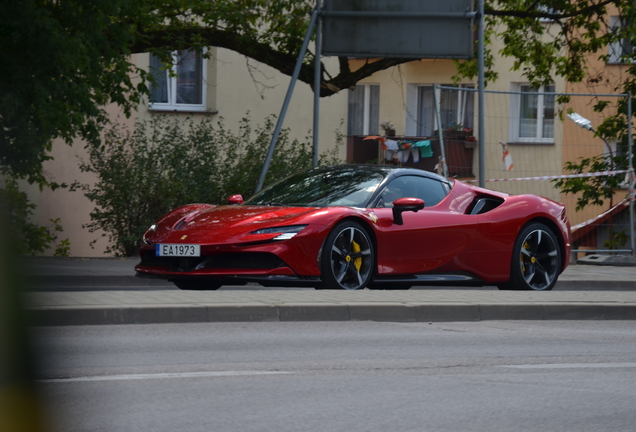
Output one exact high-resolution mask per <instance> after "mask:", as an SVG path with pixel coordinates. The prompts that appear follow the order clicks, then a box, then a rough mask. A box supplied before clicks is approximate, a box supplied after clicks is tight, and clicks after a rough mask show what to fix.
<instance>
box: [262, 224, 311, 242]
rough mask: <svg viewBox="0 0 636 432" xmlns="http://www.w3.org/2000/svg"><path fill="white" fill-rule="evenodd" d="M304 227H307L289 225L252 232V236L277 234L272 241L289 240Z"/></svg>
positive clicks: (304, 226)
mask: <svg viewBox="0 0 636 432" xmlns="http://www.w3.org/2000/svg"><path fill="white" fill-rule="evenodd" d="M306 227H307V225H289V226H283V227H273V228H263V229H259V230H256V231H252V234H279V235H278V236H276V237H274V238H273V239H272V240H289V239H290V238H292V237H294V236H295V235H296V234H298V233H299V232H301V231H302V230H304V229H305V228H306Z"/></svg>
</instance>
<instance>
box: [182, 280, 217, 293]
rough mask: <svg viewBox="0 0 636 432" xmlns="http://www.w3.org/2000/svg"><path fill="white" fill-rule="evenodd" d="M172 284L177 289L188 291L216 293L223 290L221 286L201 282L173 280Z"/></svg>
mask: <svg viewBox="0 0 636 432" xmlns="http://www.w3.org/2000/svg"><path fill="white" fill-rule="evenodd" d="M172 283H173V284H175V285H176V286H177V288H179V289H182V290H188V291H215V290H218V289H219V288H221V284H218V283H212V282H208V281H201V280H188V279H183V280H173V281H172Z"/></svg>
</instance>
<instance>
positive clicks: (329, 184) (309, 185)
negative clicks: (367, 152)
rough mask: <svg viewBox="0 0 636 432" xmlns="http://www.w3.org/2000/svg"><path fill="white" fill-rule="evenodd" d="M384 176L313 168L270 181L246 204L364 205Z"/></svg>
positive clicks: (377, 173) (350, 170) (360, 170)
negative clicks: (273, 182) (274, 181)
mask: <svg viewBox="0 0 636 432" xmlns="http://www.w3.org/2000/svg"><path fill="white" fill-rule="evenodd" d="M383 178H384V173H383V172H381V171H375V170H373V171H371V170H363V169H356V168H349V169H313V170H309V171H305V172H302V173H299V174H295V175H293V176H291V177H287V178H286V179H284V180H281V181H280V182H278V183H275V184H273V185H272V186H270V187H269V188H267V189H265V190H263V191H262V192H260V193H258V194H256V195H254V196H253V197H252V198H250V199H248V200H247V201H245V205H274V206H276V205H283V206H310V207H329V206H347V207H365V206H366V205H367V203H368V202H369V199H370V198H371V195H373V193H374V192H375V190H376V189H377V188H378V185H379V184H380V183H381V182H382V179H383Z"/></svg>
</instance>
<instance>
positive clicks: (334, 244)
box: [320, 221, 375, 290]
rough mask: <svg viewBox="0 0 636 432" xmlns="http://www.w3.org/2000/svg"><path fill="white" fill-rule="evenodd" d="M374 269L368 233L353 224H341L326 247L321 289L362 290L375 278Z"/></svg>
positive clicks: (321, 266) (371, 244)
mask: <svg viewBox="0 0 636 432" xmlns="http://www.w3.org/2000/svg"><path fill="white" fill-rule="evenodd" d="M374 266H375V251H374V248H373V242H372V241H371V237H370V235H369V233H367V231H366V230H365V229H364V228H363V227H362V225H360V224H359V223H357V222H354V221H346V222H343V223H341V224H338V225H336V227H334V229H333V230H331V232H330V233H329V235H328V236H327V238H326V239H325V243H324V244H323V248H322V252H321V256H320V275H321V276H320V278H321V280H322V286H321V287H320V288H322V289H346V290H356V289H363V288H364V287H366V286H367V285H368V284H369V282H370V281H371V278H372V277H373V268H374Z"/></svg>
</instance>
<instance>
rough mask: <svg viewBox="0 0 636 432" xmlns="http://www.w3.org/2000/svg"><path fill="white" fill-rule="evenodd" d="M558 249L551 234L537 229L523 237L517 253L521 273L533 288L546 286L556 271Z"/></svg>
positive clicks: (550, 282) (540, 288)
mask: <svg viewBox="0 0 636 432" xmlns="http://www.w3.org/2000/svg"><path fill="white" fill-rule="evenodd" d="M558 258H559V249H558V246H557V244H556V243H555V241H554V238H553V237H552V235H550V234H549V233H548V232H546V231H544V230H541V229H537V230H534V231H531V232H530V233H529V234H528V235H527V236H526V238H525V239H524V241H523V243H522V245H521V251H520V254H519V265H520V267H521V274H522V276H523V278H524V279H525V281H526V283H527V284H528V286H529V287H530V288H532V289H533V290H543V289H546V288H548V287H549V286H550V285H551V284H552V282H553V281H554V279H555V278H556V277H557V272H558V268H559V266H558Z"/></svg>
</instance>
